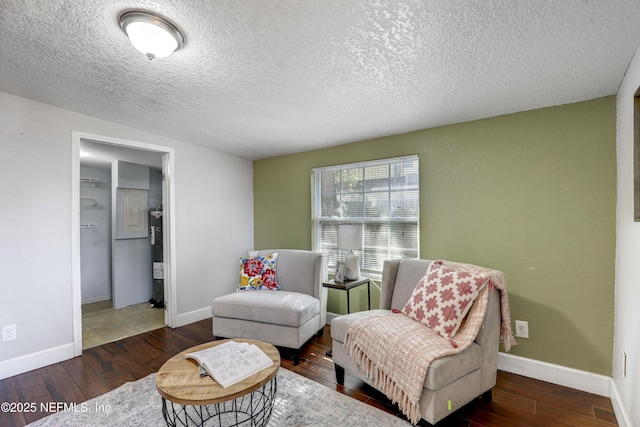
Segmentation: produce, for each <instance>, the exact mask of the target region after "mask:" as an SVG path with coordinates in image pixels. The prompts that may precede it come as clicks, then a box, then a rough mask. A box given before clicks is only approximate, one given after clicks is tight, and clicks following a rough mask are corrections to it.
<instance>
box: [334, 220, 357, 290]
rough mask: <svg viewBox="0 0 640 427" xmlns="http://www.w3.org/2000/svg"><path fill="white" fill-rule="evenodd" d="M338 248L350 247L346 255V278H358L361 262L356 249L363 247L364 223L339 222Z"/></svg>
mask: <svg viewBox="0 0 640 427" xmlns="http://www.w3.org/2000/svg"><path fill="white" fill-rule="evenodd" d="M338 249H349V252H348V253H347V254H346V255H345V256H344V278H345V279H347V280H358V279H359V278H360V263H359V262H358V256H357V255H356V254H355V253H353V250H354V249H362V225H360V224H338Z"/></svg>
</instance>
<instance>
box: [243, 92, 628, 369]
mask: <svg viewBox="0 0 640 427" xmlns="http://www.w3.org/2000/svg"><path fill="white" fill-rule="evenodd" d="M615 108H616V104H615V97H606V98H601V99H596V100H592V101H587V102H581V103H576V104H570V105H562V106H557V107H551V108H544V109H540V110H533V111H527V112H522V113H516V114H510V115H506V116H500V117H494V118H489V119H484V120H478V121H473V122H467V123H461V124H456V125H451V126H443V127H439V128H434V129H427V130H423V131H418V132H412V133H408V134H403V135H396V136H391V137H386V138H379V139H375V140H371V141H363V142H357V143H353V144H348V145H342V146H338V147H333V148H327V149H323V150H316V151H310V152H305V153H300V154H293V155H288V156H280V157H275V158H269V159H264V160H258V161H256V162H254V202H255V247H256V248H267V247H272V248H273V247H276V248H277V247H281V248H299V249H310V248H311V230H310V227H311V195H310V191H311V190H310V188H311V184H310V182H311V181H310V179H311V178H310V175H311V169H312V168H314V167H319V166H327V165H333V164H338V163H350V162H356V161H361V160H371V159H377V158H384V157H394V156H400V155H406V154H418V155H419V157H420V203H421V207H420V209H421V219H420V234H421V235H420V251H421V257H422V258H426V259H449V260H454V261H460V262H469V263H474V264H479V265H482V266H486V267H492V268H496V269H498V270H501V271H503V272H504V273H505V275H506V278H507V285H508V287H509V296H510V298H511V314H512V321H513V320H515V319H519V320H527V321H528V322H529V334H530V338H529V339H520V340H519V345H518V346H516V347H514V348H513V349H512V354H515V355H520V356H523V357H528V358H531V359H536V360H540V361H544V362H549V363H554V364H558V365H563V366H568V367H572V368H576V369H581V370H585V371H589V372H593V373H597V374H602V375H607V376H608V375H611V360H612V348H613V313H614V312H613V310H614V301H613V298H614V260H615V206H616V111H615ZM630 197H631V195H630ZM364 289H365V288H362V290H364ZM354 295H355V297H352V309H354V310H355V311H357V310H359V309H364V308H365V305H366V296H365V295H366V294H365V293H364V292H354ZM377 302H378V298H377V293H376V296H375V297H374V302H373V303H374V304H377ZM329 311H333V312H340V313H345V312H346V298H345V296H344V293H343V292H340V291H332V292H331V294H330V299H329Z"/></svg>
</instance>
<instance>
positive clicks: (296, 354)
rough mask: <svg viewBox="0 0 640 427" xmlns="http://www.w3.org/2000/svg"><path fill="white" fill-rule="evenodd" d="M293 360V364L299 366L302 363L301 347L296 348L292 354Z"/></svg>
mask: <svg viewBox="0 0 640 427" xmlns="http://www.w3.org/2000/svg"><path fill="white" fill-rule="evenodd" d="M291 360H292V361H293V366H298V365H299V364H300V349H299V348H298V349H294V350H293V354H292V355H291Z"/></svg>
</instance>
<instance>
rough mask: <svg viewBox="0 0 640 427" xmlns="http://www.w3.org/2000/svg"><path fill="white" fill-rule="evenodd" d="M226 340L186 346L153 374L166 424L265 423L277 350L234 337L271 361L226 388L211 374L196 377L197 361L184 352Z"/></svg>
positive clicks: (270, 404) (273, 393) (277, 361)
mask: <svg viewBox="0 0 640 427" xmlns="http://www.w3.org/2000/svg"><path fill="white" fill-rule="evenodd" d="M227 341H230V340H220V341H213V342H210V343H206V344H201V345H198V346H195V347H192V348H189V349H187V350H185V351H183V352H181V353H179V354H177V355H175V356H174V357H172V358H171V359H169V360H167V361H166V362H165V364H164V365H162V367H161V368H160V370H159V371H158V373H157V375H156V388H157V390H158V393H160V396H162V415H163V417H164V419H165V421H166V422H167V425H169V426H188V425H198V426H205V425H207V426H209V425H218V426H265V425H267V423H268V422H269V418H270V417H271V410H272V409H273V403H274V401H275V396H276V388H277V382H276V372H278V368H279V367H280V353H278V350H277V349H276V348H275V347H274V346H272V345H271V344H268V343H265V342H262V341H257V340H249V339H240V338H238V339H234V340H233V341H236V342H246V343H249V344H255V345H257V346H258V347H259V348H260V349H261V350H262V351H264V352H265V353H266V355H267V356H269V357H270V358H271V360H273V365H272V366H271V367H268V368H266V369H263V370H262V371H260V372H258V373H256V374H254V375H252V376H250V377H248V378H246V379H244V380H242V381H240V382H238V383H236V384H233V385H230V386H229V387H227V388H224V387H222V386H221V385H219V384H218V383H217V382H215V381H214V380H213V379H212V378H211V377H209V376H205V377H200V374H199V372H198V363H197V362H196V361H195V360H193V359H187V358H185V354H187V353H193V352H195V351H200V350H204V349H206V348H209V347H213V346H216V345H219V344H222V343H225V342H227Z"/></svg>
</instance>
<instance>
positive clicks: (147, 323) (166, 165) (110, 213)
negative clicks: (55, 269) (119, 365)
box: [72, 132, 175, 355]
mask: <svg viewBox="0 0 640 427" xmlns="http://www.w3.org/2000/svg"><path fill="white" fill-rule="evenodd" d="M72 139H73V161H72V164H73V174H72V175H73V189H72V194H73V198H74V200H73V202H74V203H73V204H72V206H73V207H74V209H73V215H72V218H73V219H72V226H73V228H72V230H74V233H75V234H74V236H73V237H74V238H73V242H74V247H73V270H74V274H73V295H74V313H73V321H74V322H73V323H74V349H75V352H76V355H79V354H81V353H82V349H83V348H89V347H92V346H95V345H100V344H103V343H104V342H110V341H114V340H118V339H121V338H123V337H125V336H130V335H134V334H136V333H142V332H145V331H148V330H152V329H156V328H157V327H161V326H163V325H165V324H166V325H169V326H173V324H174V319H175V307H174V306H173V303H174V301H175V298H171V295H174V294H175V289H174V284H175V282H174V280H173V278H174V277H173V271H175V270H174V269H173V268H172V266H173V257H172V254H173V253H174V251H173V250H172V249H173V242H174V239H173V238H172V231H173V227H172V226H171V223H172V215H171V212H172V204H171V201H172V200H173V197H172V195H173V185H172V180H171V172H172V171H173V150H172V149H171V148H167V147H161V146H154V145H151V144H146V143H140V142H134V141H126V140H119V139H113V138H108V137H103V136H97V135H88V134H81V133H75V132H74V134H73V138H72ZM132 206H135V207H136V209H134V211H136V212H138V213H137V214H136V215H137V216H133V217H130V218H129V217H127V218H125V219H124V221H125V223H126V227H128V228H123V227H124V226H123V224H125V223H123V222H122V221H123V216H122V215H123V214H122V213H126V212H129V213H131V212H132ZM151 215H153V216H154V218H152V217H151ZM152 224H154V225H155V228H154V229H157V232H155V233H154V229H152V228H151V225H152ZM123 230H125V232H124V234H123ZM152 243H154V244H155V245H158V246H160V248H159V247H157V246H156V247H153V245H152ZM159 251H160V261H161V262H155V263H154V260H157V258H158V252H159ZM158 284H160V288H158Z"/></svg>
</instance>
